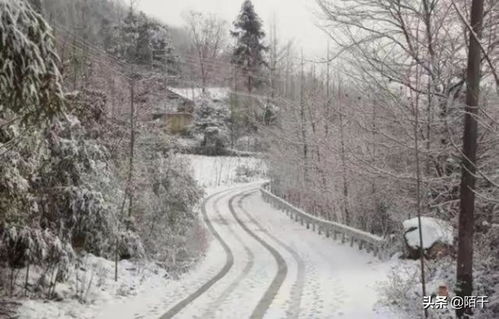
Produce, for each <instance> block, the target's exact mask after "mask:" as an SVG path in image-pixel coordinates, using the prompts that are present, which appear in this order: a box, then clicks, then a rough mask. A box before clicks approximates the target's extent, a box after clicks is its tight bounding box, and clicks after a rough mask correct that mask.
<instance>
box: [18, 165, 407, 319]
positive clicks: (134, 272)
mask: <svg viewBox="0 0 499 319" xmlns="http://www.w3.org/2000/svg"><path fill="white" fill-rule="evenodd" d="M189 158H190V159H191V160H192V163H193V173H194V176H195V177H196V178H197V179H198V180H199V182H200V183H201V184H202V185H203V186H204V187H205V188H206V190H207V194H208V195H207V200H206V202H205V205H204V208H205V210H204V214H203V216H204V217H205V218H206V219H205V222H206V226H207V227H208V228H209V230H210V233H211V235H210V238H209V242H210V243H209V245H208V249H207V251H206V254H205V256H204V258H202V259H201V261H200V262H199V263H198V264H197V265H195V266H194V267H193V268H192V269H191V270H190V271H189V272H188V273H187V274H185V275H182V276H181V277H180V278H179V279H178V280H175V279H171V278H167V276H166V273H165V272H164V271H163V270H161V269H160V268H159V267H157V266H155V265H154V264H151V263H148V264H147V263H146V264H143V265H136V264H133V263H131V262H129V261H121V262H120V265H119V270H120V273H119V281H118V282H114V280H113V275H114V272H113V269H114V268H113V266H114V265H113V263H112V262H111V261H106V260H104V259H102V258H97V257H93V256H90V257H88V258H87V266H86V269H87V271H88V273H87V275H89V274H90V272H92V273H94V274H95V277H94V281H93V282H94V283H93V284H92V287H91V289H90V290H89V292H88V296H87V298H86V299H87V301H88V302H87V303H86V304H82V303H80V302H79V301H78V300H76V299H65V300H63V301H60V302H55V301H49V302H46V301H36V300H28V301H25V302H23V305H22V307H21V308H20V310H19V317H20V318H40V319H43V318H102V319H104V318H106V319H114V318H120V319H128V318H130V319H132V318H134V319H138V318H141V319H142V318H143V319H147V318H162V319H163V318H171V317H175V318H231V319H232V318H249V317H254V318H271V319H273V318H335V317H341V318H383V319H390V318H401V317H400V316H395V315H393V314H390V313H388V312H386V311H381V310H379V309H380V308H379V307H376V303H377V301H378V300H379V295H380V291H379V289H378V287H379V286H380V285H379V283H378V281H380V280H384V279H386V278H387V276H388V272H389V270H390V267H393V266H394V262H381V261H379V260H377V259H375V258H374V257H372V256H370V255H368V254H366V253H364V252H360V251H358V250H355V249H352V248H350V246H349V245H342V244H341V243H339V242H335V241H333V240H332V239H330V238H325V237H324V236H320V235H318V234H316V233H314V232H312V231H310V230H307V229H306V228H304V227H302V226H300V225H299V224H296V223H294V222H293V221H291V220H290V219H289V218H288V217H287V216H286V215H285V214H284V213H282V212H280V211H278V210H276V209H275V208H272V207H271V206H270V205H269V204H267V203H265V202H264V201H263V200H262V198H261V196H260V194H259V192H257V191H256V190H257V188H258V186H259V185H260V183H261V180H258V179H259V176H258V175H256V176H253V177H251V179H253V180H254V181H252V182H248V183H245V184H241V183H237V181H240V177H241V176H239V175H238V174H237V173H236V170H237V167H239V166H241V165H246V166H251V167H252V168H254V169H255V170H257V169H258V170H263V166H262V163H261V162H260V161H259V160H256V159H251V158H216V157H203V156H189ZM88 269H92V271H89V270H88ZM87 278H88V277H87ZM70 284H71V283H67V284H66V285H68V286H69V285H70ZM376 309H378V310H376Z"/></svg>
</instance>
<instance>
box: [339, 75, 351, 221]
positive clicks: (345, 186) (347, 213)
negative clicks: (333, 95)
mask: <svg viewBox="0 0 499 319" xmlns="http://www.w3.org/2000/svg"><path fill="white" fill-rule="evenodd" d="M338 108H339V112H338V113H339V119H340V147H341V167H342V170H343V174H342V175H343V206H344V208H343V209H344V212H345V224H347V225H349V224H350V211H349V209H348V182H347V164H346V154H345V153H346V152H345V129H344V127H343V126H344V121H343V92H342V91H341V80H340V81H338Z"/></svg>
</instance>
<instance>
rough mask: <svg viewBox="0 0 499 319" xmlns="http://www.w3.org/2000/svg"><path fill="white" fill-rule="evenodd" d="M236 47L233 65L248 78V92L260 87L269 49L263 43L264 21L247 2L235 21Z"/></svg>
mask: <svg viewBox="0 0 499 319" xmlns="http://www.w3.org/2000/svg"><path fill="white" fill-rule="evenodd" d="M234 28H235V29H234V30H233V31H231V34H232V36H233V37H235V38H236V41H237V43H236V47H235V48H234V52H233V55H232V63H234V64H236V65H237V66H238V67H239V68H240V69H241V70H242V71H243V74H244V75H245V77H246V80H247V82H246V87H247V89H248V92H249V93H251V92H252V90H253V89H254V88H255V87H257V86H258V84H259V83H258V81H256V78H257V74H258V72H259V71H260V69H261V67H262V66H263V65H266V62H265V58H264V52H265V51H266V50H267V47H266V46H265V45H264V43H263V38H264V37H265V32H264V31H263V30H262V21H261V19H260V17H259V16H258V15H257V14H256V12H255V8H254V7H253V3H251V1H250V0H245V1H244V2H243V5H242V7H241V12H240V14H239V16H238V17H237V19H236V21H234Z"/></svg>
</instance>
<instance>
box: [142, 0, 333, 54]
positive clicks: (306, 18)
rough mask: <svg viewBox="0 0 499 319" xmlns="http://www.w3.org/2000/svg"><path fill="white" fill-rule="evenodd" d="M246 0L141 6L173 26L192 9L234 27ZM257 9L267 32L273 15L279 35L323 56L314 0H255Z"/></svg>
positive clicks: (158, 1)
mask: <svg viewBox="0 0 499 319" xmlns="http://www.w3.org/2000/svg"><path fill="white" fill-rule="evenodd" d="M242 2H243V0H139V1H138V3H137V4H138V8H139V9H140V10H142V11H144V12H145V13H147V14H149V15H151V16H154V17H156V18H159V19H160V20H162V21H163V22H165V23H166V24H169V25H174V26H183V25H184V20H183V18H182V13H183V12H187V11H189V10H196V11H202V12H210V13H214V14H216V15H218V16H219V17H221V18H222V19H224V20H226V21H227V22H228V23H229V26H232V22H233V21H234V19H235V18H236V17H237V15H238V14H239V11H240V9H241V4H242ZM252 2H253V5H254V6H255V10H256V12H257V14H258V15H259V16H260V18H261V19H262V20H263V24H264V26H265V30H266V31H267V32H266V33H267V35H268V34H269V32H268V30H269V26H270V24H271V21H272V18H273V16H275V18H276V21H277V33H278V37H279V38H281V39H283V40H281V42H284V41H285V40H289V39H294V43H295V47H296V48H297V49H301V48H303V51H304V54H305V55H306V56H308V57H319V56H321V57H322V56H324V55H325V51H326V46H327V36H326V35H325V34H324V32H323V31H321V30H320V29H318V28H317V27H316V26H315V24H314V23H315V22H314V21H316V20H317V17H316V15H315V13H314V11H316V10H317V5H316V3H315V1H314V0H252Z"/></svg>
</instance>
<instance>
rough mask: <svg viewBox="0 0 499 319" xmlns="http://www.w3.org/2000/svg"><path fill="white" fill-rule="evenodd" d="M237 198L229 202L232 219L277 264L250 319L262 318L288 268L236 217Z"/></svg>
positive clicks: (275, 252) (281, 259)
mask: <svg viewBox="0 0 499 319" xmlns="http://www.w3.org/2000/svg"><path fill="white" fill-rule="evenodd" d="M237 197H238V196H237V195H236V196H234V197H232V198H231V199H230V200H229V210H230V212H231V214H232V216H234V219H235V220H236V221H237V223H238V224H239V225H240V226H241V228H242V229H243V230H244V231H245V232H247V233H248V234H249V235H250V236H251V237H253V238H254V239H255V240H256V241H258V242H259V243H260V244H261V245H262V246H263V247H264V248H265V249H267V250H268V251H269V252H270V254H271V255H272V256H273V257H274V259H275V261H276V262H277V274H276V275H275V277H274V280H272V283H271V284H270V286H269V287H268V288H267V290H266V291H265V294H264V295H263V296H262V298H261V299H260V301H259V302H258V304H257V305H256V307H255V309H254V310H253V312H252V313H251V316H250V318H263V316H264V315H265V312H266V311H267V309H268V308H269V307H270V305H271V304H272V301H273V300H274V298H275V296H276V295H277V293H278V291H279V288H280V287H281V285H282V283H283V282H284V280H285V279H286V274H287V272H288V267H287V265H286V261H285V260H284V258H283V257H282V256H281V255H280V254H279V252H278V251H277V250H275V249H274V248H273V247H272V246H270V245H269V244H268V243H267V242H266V241H264V240H263V239H261V238H260V237H258V236H257V235H256V234H255V233H253V232H252V231H251V230H250V229H249V228H248V226H246V224H245V223H244V222H242V221H241V219H240V218H239V217H238V216H237V214H236V212H235V210H234V199H235V198H237Z"/></svg>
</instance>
